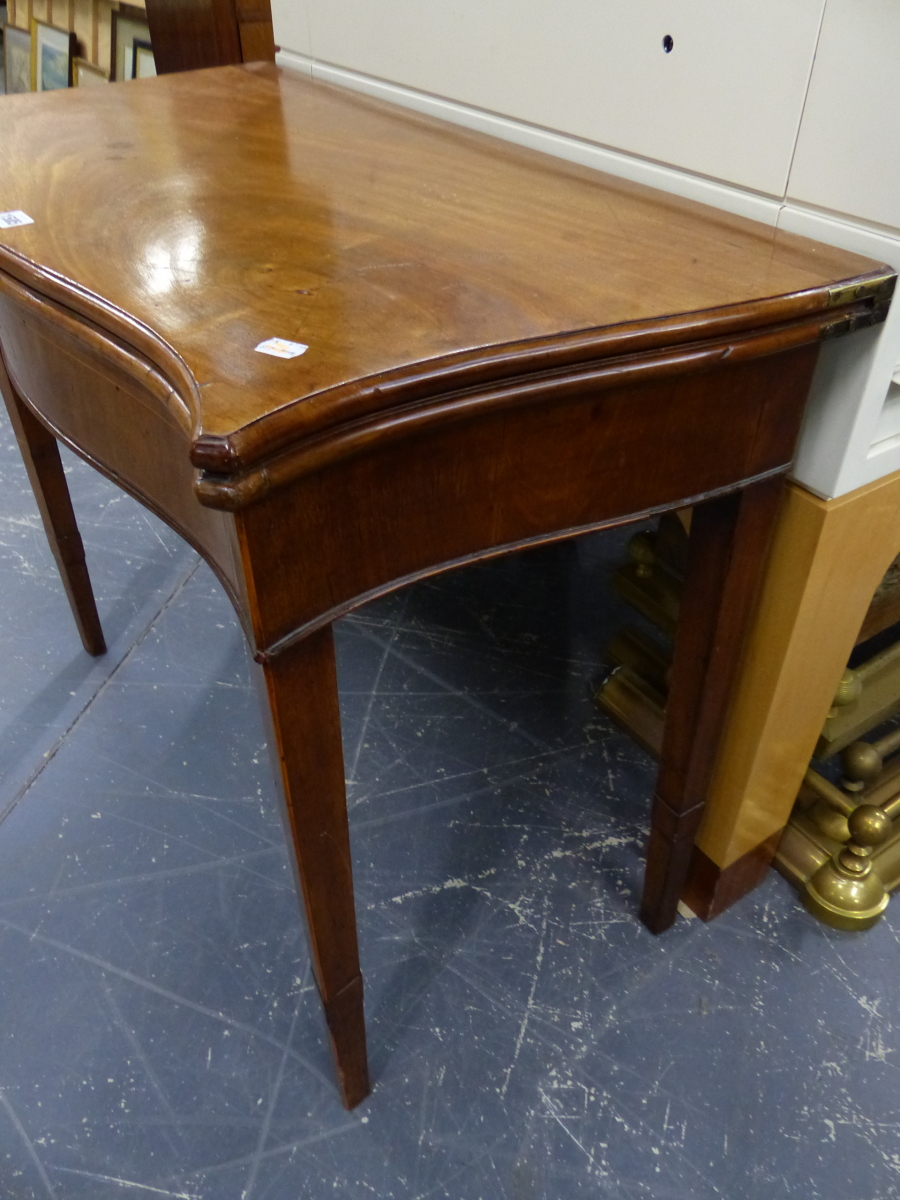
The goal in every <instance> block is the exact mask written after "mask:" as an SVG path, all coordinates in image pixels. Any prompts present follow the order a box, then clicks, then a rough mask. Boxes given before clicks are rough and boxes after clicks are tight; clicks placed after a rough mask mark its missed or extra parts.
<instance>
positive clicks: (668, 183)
mask: <svg viewBox="0 0 900 1200" xmlns="http://www.w3.org/2000/svg"><path fill="white" fill-rule="evenodd" d="M277 62H278V64H279V66H282V67H286V68H287V69H289V70H294V71H300V72H302V73H303V74H304V75H312V76H313V77H314V78H316V79H322V80H325V81H326V82H327V83H336V84H339V85H340V86H342V87H348V88H353V89H354V90H355V91H359V92H365V93H366V95H369V96H377V97H378V98H379V99H380V100H387V101H389V102H391V103H392V104H402V105H404V107H406V108H413V109H415V110H416V111H417V112H423V113H427V114H428V115H429V116H432V117H438V118H440V119H441V120H444V121H452V122H453V123H454V124H456V125H464V126H465V127H466V128H467V129H477V130H478V131H479V132H480V133H488V134H491V135H492V136H493V137H500V138H503V139H504V140H505V141H508V142H515V143H516V144H517V145H519V146H528V147H530V148H531V149H532V150H541V151H543V152H544V153H545V154H554V155H556V157H557V158H565V159H568V160H569V162H577V163H580V164H581V165H582V166H584V167H593V168H595V169H596V170H598V171H608V172H609V173H610V175H618V176H620V177H621V178H623V179H630V180H632V181H633V182H634V183H644V184H646V185H647V186H648V187H656V188H659V189H660V190H661V191H665V192H672V193H673V194H674V195H676V196H684V197H685V198H686V199H688V200H697V201H699V202H700V203H701V204H709V205H711V206H712V207H714V208H721V209H724V210H725V211H726V212H731V213H735V214H737V216H740V217H749V218H750V220H752V221H761V222H762V223H763V224H765V225H774V224H776V222H777V220H778V214H779V212H780V210H781V206H780V204H779V202H778V201H777V200H772V199H770V198H769V197H766V196H759V195H757V194H756V193H755V192H746V191H742V190H740V189H739V188H734V187H728V186H727V185H726V184H722V183H716V182H715V181H714V180H711V179H705V178H703V177H702V176H697V175H690V174H688V173H687V172H686V171H678V170H675V169H674V168H672V167H666V166H662V165H660V164H659V163H653V162H648V161H647V160H646V159H643V158H635V157H634V156H632V155H629V154H621V153H619V152H618V151H615V150H606V149H604V148H603V147H602V146H597V145H595V144H594V143H593V142H586V141H582V140H580V139H579V138H574V137H567V136H566V135H565V134H562V133H555V132H554V131H553V130H550V129H541V128H539V127H538V126H535V125H527V124H525V122H523V121H514V120H511V119H510V118H509V117H498V116H496V115H495V114H494V113H486V112H485V111H484V110H483V109H480V108H472V107H470V106H468V105H465V104H458V103H456V102H455V101H453V100H443V99H441V97H439V96H432V95H429V94H428V93H426V92H417V91H414V90H413V89H411V88H406V87H400V86H399V85H398V84H394V83H386V82H385V81H384V80H382V79H373V78H372V77H371V76H370V75H361V74H360V73H359V72H357V71H347V70H345V69H344V68H342V67H332V66H329V65H328V64H325V63H319V62H316V61H315V60H314V59H311V58H307V57H306V56H305V55H301V54H295V53H293V52H292V51H290V50H282V51H280V52H279V54H278V55H277Z"/></svg>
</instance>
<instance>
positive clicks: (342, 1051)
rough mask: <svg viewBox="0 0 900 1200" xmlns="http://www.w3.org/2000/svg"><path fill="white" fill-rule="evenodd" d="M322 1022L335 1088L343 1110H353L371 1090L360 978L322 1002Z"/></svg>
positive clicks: (358, 976)
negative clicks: (334, 1071) (325, 1025)
mask: <svg viewBox="0 0 900 1200" xmlns="http://www.w3.org/2000/svg"><path fill="white" fill-rule="evenodd" d="M322 1007H323V1008H324V1009H325V1020H326V1021H327V1022H328V1033H329V1036H330V1038H331V1046H332V1049H333V1051H334V1061H335V1063H336V1065H337V1076H338V1086H339V1087H340V1089H341V1099H342V1100H343V1102H344V1107H345V1108H348V1109H349V1108H356V1106H357V1104H360V1103H361V1102H362V1101H363V1100H365V1098H366V1096H368V1094H369V1092H370V1091H371V1090H372V1088H371V1085H370V1083H369V1066H368V1058H367V1055H366V1022H365V1018H364V1016H363V981H362V976H361V975H357V977H356V979H354V980H352V981H351V982H350V983H348V984H347V986H346V987H344V988H342V989H341V991H340V992H338V994H337V995H336V996H333V997H332V998H331V999H330V1000H326V999H324V997H323V999H322Z"/></svg>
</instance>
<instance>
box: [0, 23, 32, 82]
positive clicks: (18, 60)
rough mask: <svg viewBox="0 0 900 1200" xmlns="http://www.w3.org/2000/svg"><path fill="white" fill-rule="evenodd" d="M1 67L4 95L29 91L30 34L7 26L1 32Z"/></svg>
mask: <svg viewBox="0 0 900 1200" xmlns="http://www.w3.org/2000/svg"><path fill="white" fill-rule="evenodd" d="M3 66H4V70H5V71H6V93H7V95H9V96H12V95H14V94H15V93H17V92H30V91H31V34H30V33H29V32H26V30H24V29H15V28H14V27H13V26H12V25H7V26H6V28H5V29H4V31H3Z"/></svg>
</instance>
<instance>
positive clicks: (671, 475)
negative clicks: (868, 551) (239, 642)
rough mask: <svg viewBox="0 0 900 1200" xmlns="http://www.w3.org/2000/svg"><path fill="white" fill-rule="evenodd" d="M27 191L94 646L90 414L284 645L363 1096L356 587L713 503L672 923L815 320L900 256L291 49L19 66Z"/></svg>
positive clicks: (45, 345)
mask: <svg viewBox="0 0 900 1200" xmlns="http://www.w3.org/2000/svg"><path fill="white" fill-rule="evenodd" d="M0 213H2V214H4V215H3V216H0V350H2V362H3V364H4V365H3V369H2V371H0V385H2V391H3V395H4V398H5V401H6V404H7V406H8V408H9V411H10V415H11V418H12V421H13V424H14V427H15V429H16V433H17V436H18V439H19V442H20V445H21V448H22V452H23V455H24V457H25V461H26V465H27V467H28V470H29V473H30V476H31V480H32V483H33V485H34V489H35V493H36V496H37V500H38V504H39V506H40V509H41V513H42V516H43V520H44V524H45V527H46V529H47V533H48V535H49V537H50V541H51V544H52V546H53V549H54V553H55V555H56V558H57V561H58V563H59V567H60V571H61V574H62V578H63V582H64V584H65V587H66V590H67V592H68V595H69V599H70V602H71V605H72V609H73V612H74V614H75V618H76V621H77V622H78V626H79V630H80V633H81V636H82V639H83V641H84V645H85V647H86V649H87V650H88V651H89V652H90V653H92V654H99V653H102V652H103V649H104V643H103V635H102V632H101V629H100V625H99V621H98V618H97V610H96V607H95V605H94V600H93V596H92V593H91V586H90V581H89V579H88V575H87V569H86V566H85V561H84V553H83V549H82V545H81V541H80V538H79V536H78V531H77V528H76V526H75V521H74V517H73V513H72V508H71V504H70V501H69V497H68V493H67V490H66V484H65V479H64V475H63V472H62V468H61V465H60V459H59V453H58V449H57V439H58V440H60V441H62V442H65V443H66V444H67V445H68V446H70V447H71V448H72V449H73V450H74V451H75V452H76V453H78V454H80V455H81V456H82V458H84V459H86V460H87V461H88V462H89V463H92V464H93V465H94V466H95V467H96V468H97V469H98V470H99V471H101V472H103V473H104V474H105V475H107V476H108V477H109V478H110V479H112V480H114V481H115V482H116V483H118V484H119V485H121V487H123V488H124V489H125V490H126V491H128V492H130V493H131V494H132V495H134V496H136V497H137V498H138V499H139V500H140V501H141V502H142V503H144V504H145V505H146V506H147V507H148V508H150V509H152V510H153V511H154V512H155V513H157V514H158V515H159V516H160V517H161V518H162V519H163V520H164V521H167V522H168V523H169V524H170V525H171V526H172V527H173V528H174V529H176V530H178V531H179V532H180V533H181V534H182V535H183V536H184V537H185V538H186V539H187V540H188V541H189V542H190V543H191V545H193V546H194V547H195V548H196V549H197V550H198V551H199V552H200V554H202V555H203V557H204V558H205V559H206V560H207V562H209V564H210V565H211V566H212V568H213V570H214V571H215V572H216V574H217V575H218V577H219V579H220V580H221V582H222V584H223V586H224V587H225V589H226V591H227V592H228V595H229V596H230V598H231V600H232V602H233V604H234V607H235V609H236V610H237V613H238V615H239V617H240V619H241V621H242V623H243V627H244V629H245V631H246V635H247V638H248V639H249V642H250V645H251V647H252V650H253V654H254V655H255V658H256V661H257V662H258V663H259V664H260V676H261V678H262V679H263V680H264V683H265V689H266V693H265V694H266V695H267V696H268V709H269V711H270V712H271V723H272V738H271V744H272V746H273V747H274V752H275V755H276V757H277V762H278V764H279V769H280V773H281V779H282V781H283V784H284V804H283V810H284V815H285V819H286V824H287V828H288V830H289V836H290V838H291V839H292V842H293V846H294V849H295V851H296V854H295V860H296V866H297V876H298V882H299V889H300V892H301V895H302V900H303V906H304V908H305V912H306V918H307V924H308V929H309V941H310V947H311V953H312V959H313V964H314V970H315V977H316V981H317V984H318V988H319V992H320V994H321V997H322V1002H323V1005H324V1009H325V1015H326V1018H327V1024H328V1028H329V1031H330V1035H331V1039H332V1042H333V1046H334V1052H335V1059H336V1063H337V1072H338V1076H339V1081H340V1087H341V1092H342V1095H343V1099H344V1101H345V1103H346V1104H347V1105H348V1106H353V1105H354V1104H356V1103H358V1102H359V1101H360V1100H361V1099H362V1098H363V1097H364V1096H365V1095H366V1094H367V1092H368V1090H369V1080H368V1072H367V1066H366V1048H365V1027H364V1022H363V989H362V979H361V976H360V970H359V960H358V955H357V938H356V921H355V914H354V901H353V882H352V875H351V866H350V846H349V837H348V829H347V814H346V802H345V795H344V769H343V757H342V747H341V728H340V719H339V713H338V695H337V685H336V679H335V668H334V651H333V643H332V634H331V625H332V622H333V621H334V620H335V619H336V618H338V617H340V616H341V615H342V614H344V613H346V612H348V611H350V610H351V609H352V608H354V607H355V606H356V605H359V604H362V603H364V602H365V601H366V600H368V599H369V598H371V597H373V596H377V595H379V594H381V593H384V592H386V591H388V590H390V589H393V588H398V587H401V586H403V585H404V584H406V583H408V582H410V581H412V580H416V579H421V578H423V577H424V576H427V575H429V574H432V573H434V572H438V571H445V570H448V569H451V568H453V567H456V566H458V565H460V564H463V563H468V562H472V561H475V560H478V559H483V558H487V557H490V556H493V555H500V554H506V553H509V552H511V551H514V550H516V549H519V548H521V547H527V546H534V545H536V544H539V543H542V542H548V541H553V540H556V539H560V538H571V537H574V536H576V535H577V534H579V533H583V532H586V531H589V530H596V529H601V528H604V527H606V526H611V525H616V524H621V523H624V522H628V521H635V520H640V519H646V518H648V517H649V516H651V515H652V514H654V513H658V512H661V511H664V510H667V509H672V508H676V507H681V506H684V505H693V506H694V516H693V525H692V531H691V541H690V555H689V564H688V570H687V580H686V585H685V598H684V602H683V612H682V618H681V622H680V626H679V631H678V638H677V645H676V650H675V662H674V668H673V675H672V680H671V699H670V703H669V711H668V717H667V723H666V730H665V738H664V745H663V750H662V758H661V764H660V769H659V776H658V782H657V787H656V795H655V798H654V801H653V808H652V832H651V835H650V839H649V845H648V850H647V866H646V877H645V883H644V893H643V899H642V904H641V914H642V917H643V920H644V921H645V922H646V924H647V925H648V926H649V927H650V928H651V929H652V930H654V931H657V932H659V931H661V930H663V929H665V928H666V927H667V926H668V925H670V924H671V922H672V921H673V920H674V917H675V910H676V905H677V902H678V898H679V894H680V891H681V888H682V884H683V881H684V878H685V873H686V870H687V865H688V858H689V854H690V848H691V844H692V841H693V835H694V831H695V829H696V827H697V823H698V820H699V817H700V814H701V812H702V809H703V805H704V801H705V798H706V794H707V791H708V789H709V785H710V777H711V772H712V769H713V764H714V760H715V755H716V750H717V746H718V743H719V740H720V735H721V731H722V726H723V720H724V717H725V714H726V710H727V706H728V703H729V698H730V696H731V694H732V691H733V688H734V681H735V678H736V675H737V672H738V668H739V663H740V655H741V648H742V645H743V642H744V637H745V630H746V628H747V625H748V622H749V619H750V617H751V615H752V607H753V603H754V596H755V591H756V587H757V580H758V578H759V576H760V574H761V570H762V567H763V564H764V557H765V553H766V548H767V544H768V540H769V536H770V532H771V529H772V526H773V521H774V519H775V517H776V514H777V509H778V505H779V502H780V497H781V493H782V487H783V479H784V476H785V473H786V471H787V469H788V467H789V464H790V462H791V456H792V453H793V447H794V442H795V439H796V437H797V433H798V430H799V427H800V422H801V419H802V416H803V409H804V403H805V400H806V396H807V392H808V389H809V386H810V381H811V377H812V373H813V370H814V368H815V365H816V357H817V353H818V345H819V343H820V341H821V340H822V339H823V338H826V337H827V338H830V337H836V336H839V335H841V334H845V333H851V332H852V331H853V330H854V329H855V328H857V327H859V326H863V325H868V324H873V323H874V322H877V321H880V320H883V319H884V315H885V312H886V309H887V305H888V303H889V299H890V295H891V291H892V289H893V284H894V275H893V273H892V272H891V271H890V269H889V268H885V267H883V266H879V265H878V264H876V263H872V262H870V261H869V260H867V259H862V258H859V257H857V256H855V255H852V254H848V253H844V252H843V251H839V250H835V249H831V248H828V247H825V246H820V245H818V244H816V243H814V242H810V241H806V240H804V239H802V238H797V237H794V236H790V235H786V234H784V233H780V232H777V231H776V230H774V229H771V228H769V227H767V226H763V225H758V224H755V223H754V222H751V221H747V220H744V219H742V218H738V217H734V216H729V215H726V214H724V213H722V212H719V211H716V210H713V209H709V208H705V207H703V206H701V205H698V204H694V203H691V202H688V201H685V200H680V199H677V198H674V197H672V196H668V195H664V194H662V193H658V192H655V191H652V190H650V189H647V188H644V187H641V186H638V185H635V184H631V183H626V182H623V181H622V180H618V179H614V178H611V177H609V176H605V175H601V174H598V173H597V172H594V171H591V170H588V169H586V168H582V167H579V166H575V165H572V164H570V163H566V162H563V161H559V160H557V159H554V158H549V157H547V156H544V155H541V154H538V153H535V152H532V151H528V150H523V149H520V148H516V147H514V146H511V145H508V144H506V143H502V142H498V141H495V140H493V139H491V138H488V137H485V136H482V135H479V134H474V133H471V132H467V131H464V130H462V129H460V128H458V127H455V126H452V125H448V124H443V123H441V122H439V121H435V120H433V119H430V118H426V117H423V116H419V115H416V114H414V113H412V112H410V111H407V110H404V109H399V108H394V107H392V106H390V105H387V104H385V103H382V102H379V101H375V100H371V99H367V98H365V97H362V96H360V95H358V94H355V93H351V92H345V91H342V90H340V89H337V88H333V87H329V86H326V85H323V84H319V83H313V82H311V81H309V80H306V79H304V78H303V77H301V76H299V75H295V74H291V73H288V72H281V71H279V70H278V69H277V68H275V67H273V66H270V65H254V66H249V67H224V68H219V69H215V70H210V71H198V72H189V73H186V74H183V75H170V76H166V77H163V78H159V79H152V80H142V81H137V82H134V83H126V84H121V85H119V86H116V87H110V88H99V89H91V90H90V91H85V92H82V91H69V92H54V93H48V94H45V95H41V96H32V95H28V96H17V97H11V98H8V99H6V100H5V101H4V109H3V121H2V125H0ZM10 214H13V215H10ZM16 214H18V215H16ZM22 214H24V216H23V215H22ZM26 220H27V221H28V222H29V223H24V222H25V221H26ZM4 226H5V227H4ZM273 339H274V340H273ZM210 736H214V731H212V730H211V731H210Z"/></svg>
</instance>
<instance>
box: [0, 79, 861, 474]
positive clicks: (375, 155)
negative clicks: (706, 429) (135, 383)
mask: <svg viewBox="0 0 900 1200" xmlns="http://www.w3.org/2000/svg"><path fill="white" fill-rule="evenodd" d="M97 93H99V94H96V93H91V94H90V95H88V94H81V93H78V92H77V91H76V92H69V93H65V94H62V93H60V94H57V95H46V96H43V95H42V96H40V97H34V96H22V97H10V98H8V99H7V101H6V104H5V107H4V121H3V124H2V126H0V163H3V164H4V165H3V169H2V175H0V211H3V210H7V209H22V210H23V211H25V212H27V213H28V214H29V215H30V216H31V217H33V219H34V222H35V223H34V224H33V225H30V226H27V227H22V228H16V229H11V230H5V231H0V268H2V269H3V270H4V271H7V272H8V273H9V274H11V275H13V276H15V277H17V278H19V279H20V280H22V281H23V282H25V283H27V284H30V285H32V286H35V287H37V288H38V290H40V291H42V292H43V294H45V295H50V296H54V295H55V296H56V297H57V298H60V299H62V300H63V302H64V303H65V304H67V305H69V306H71V307H73V308H75V309H76V310H78V311H80V312H82V313H83V314H85V315H88V316H92V317H93V318H94V319H95V320H97V321H98V323H99V324H101V325H102V326H104V327H106V328H111V329H112V331H113V332H114V333H116V334H117V335H118V336H120V337H122V338H123V339H124V340H125V341H128V342H130V343H132V344H133V343H134V339H135V337H138V336H142V337H143V338H144V343H143V348H144V351H145V353H146V354H147V356H148V358H149V359H150V360H151V361H152V362H153V363H154V364H155V365H156V366H157V367H158V368H159V369H160V370H162V371H163V372H164V373H165V374H167V376H169V377H170V378H171V377H173V376H174V375H175V374H177V372H176V369H175V368H176V367H177V365H178V360H181V363H183V364H186V367H187V372H183V373H182V378H181V379H177V378H176V379H174V383H175V385H176V386H177V388H178V390H179V391H180V392H181V393H182V398H183V400H184V402H185V404H186V405H187V406H188V407H189V408H190V409H191V412H192V417H193V430H192V439H193V442H194V461H195V463H196V464H197V465H200V466H205V467H207V468H209V469H212V470H215V471H217V472H230V471H234V470H237V469H239V468H240V467H241V466H246V465H247V464H248V463H249V462H252V461H259V460H260V459H263V458H265V457H267V456H269V455H271V454H272V453H273V452H274V451H275V450H276V449H279V448H284V447H285V446H286V445H290V444H291V443H292V442H294V441H295V440H297V439H298V438H303V437H308V436H310V434H312V433H314V432H317V431H321V430H323V429H327V428H329V427H333V426H335V425H338V424H341V423H344V422H347V421H350V420H355V419H358V418H359V417H360V416H361V415H363V414H364V413H372V412H379V411H383V410H384V408H385V407H387V406H390V405H392V404H394V403H396V402H397V401H398V399H400V398H401V396H402V398H404V399H406V400H410V399H413V400H414V399H415V398H416V397H417V396H420V395H421V394H422V390H423V389H424V390H425V391H426V392H434V390H435V388H438V387H439V388H441V389H443V390H448V389H452V388H453V387H458V386H471V385H472V384H473V382H480V381H481V380H482V379H483V378H484V377H485V375H487V377H490V376H491V374H492V372H493V373H494V374H495V375H496V373H497V371H498V370H499V371H500V373H501V375H504V376H508V374H509V373H510V370H511V369H515V370H519V371H520V372H523V371H530V370H534V369H535V365H536V361H537V362H542V363H543V364H544V365H545V366H547V367H554V366H557V365H559V364H560V362H567V363H571V362H573V361H593V360H596V359H598V358H605V357H609V356H610V355H614V354H621V353H623V352H634V351H637V350H640V349H644V348H646V347H647V346H648V345H652V344H654V340H653V339H654V336H655V337H656V343H655V344H659V334H660V329H661V323H662V332H663V334H664V338H663V343H664V344H668V345H672V344H676V343H679V342H689V341H693V340H696V339H697V337H698V336H710V335H713V334H716V333H727V332H730V331H732V330H736V329H740V328H752V327H756V326H758V325H759V324H760V323H761V318H763V319H764V320H765V318H766V314H768V318H769V320H770V323H771V320H773V319H775V318H776V317H777V318H778V319H781V320H785V319H789V318H795V317H799V316H802V315H804V314H808V313H811V312H818V311H821V310H822V309H823V308H825V307H826V304H827V296H826V289H827V286H828V285H830V284H832V283H834V281H836V280H844V279H849V278H855V277H857V276H861V275H865V274H867V273H869V272H871V271H872V269H873V267H875V264H872V263H870V262H869V261H868V260H865V259H861V258H859V257H858V256H855V255H852V254H848V253H845V252H843V251H840V250H835V249H830V248H826V247H823V246H821V245H818V244H816V243H813V242H810V241H807V240H805V239H802V238H797V237H795V236H792V235H788V234H784V233H779V232H777V231H775V230H773V229H770V228H768V227H765V226H762V225H759V224H756V223H754V222H751V221H747V220H744V219H742V218H739V217H735V216H731V215H728V214H725V213H722V212H719V211H717V210H713V209H709V208H706V207H704V206H702V205H698V204H695V203H693V202H690V201H686V200H681V199H678V198H675V197H671V196H666V195H663V194H662V193H659V192H656V191H653V190H651V189H648V188H644V187H641V186H639V185H636V184H632V183H627V182H624V181H622V180H618V179H614V178H611V177H609V176H604V175H601V174H599V173H598V172H595V171H591V170H588V169H587V168H581V167H578V166H575V165H572V164H570V163H566V162H563V161H560V160H559V159H553V158H549V157H548V156H545V155H542V154H539V153H536V152H533V151H528V150H524V149H521V148H518V147H514V146H510V145H506V144H504V143H501V142H498V141H496V140H495V139H491V138H488V137H486V136H483V135H479V134H475V133H471V132H469V131H466V130H462V129H459V128H456V127H454V126H450V125H446V124H444V123H442V122H438V121H435V120H433V119H431V118H427V117H424V116H420V115H418V114H415V113H412V112H409V111H405V110H401V109H398V108H394V107H393V106H389V105H386V104H383V103H382V102H379V101H375V100H372V99H369V98H366V97H363V96H360V95H358V94H354V93H349V92H346V91H343V90H341V89H337V88H331V87H329V86H327V85H324V84H321V83H312V82H310V81H307V80H304V79H303V78H301V77H299V76H298V75H295V74H291V73H288V72H280V71H278V70H277V69H276V68H275V67H272V66H265V65H254V66H250V67H247V66H243V67H237V66H234V67H223V68H218V69H214V70H210V71H205V72H191V73H188V74H185V75H173V76H167V77H166V78H165V79H161V80H145V81H135V82H130V83H128V84H123V85H121V86H120V87H118V88H115V89H113V90H112V91H111V92H109V93H108V94H107V93H106V91H105V90H104V89H97ZM73 285H74V286H73ZM98 298H102V302H103V303H102V304H98ZM760 304H762V307H760ZM137 325H139V326H141V329H140V331H139V332H136V326H137ZM271 337H281V338H287V339H289V340H292V341H298V342H302V343H305V344H307V345H308V346H309V350H308V351H307V352H306V353H305V354H304V355H303V356H302V357H300V358H296V359H293V360H290V361H284V360H280V359H275V358H269V357H266V356H264V355H262V354H258V353H255V351H254V347H255V346H256V345H257V344H258V343H259V342H262V341H263V340H265V339H267V338H271ZM515 346H519V348H520V349H519V357H521V358H522V359H523V361H522V363H521V364H519V366H516V363H515V362H514V361H511V357H510V354H509V353H507V348H509V347H515ZM500 348H503V353H502V355H501V358H502V364H501V366H500V367H498V363H497V359H498V350H499V349H500ZM515 357H516V356H515V355H512V359H514V358H515ZM185 375H187V376H188V379H187V381H186V380H185ZM191 380H193V386H192V384H191ZM410 383H412V390H411V391H410V386H409V385H410ZM404 384H406V385H407V386H406V390H405V391H404V389H403V386H402V385H404ZM398 389H399V391H398Z"/></svg>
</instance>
